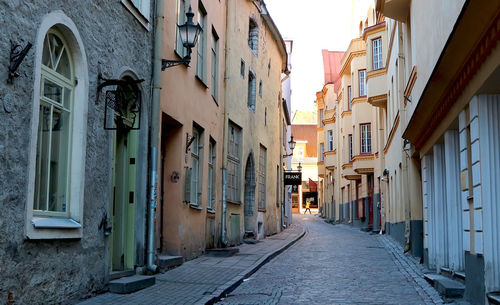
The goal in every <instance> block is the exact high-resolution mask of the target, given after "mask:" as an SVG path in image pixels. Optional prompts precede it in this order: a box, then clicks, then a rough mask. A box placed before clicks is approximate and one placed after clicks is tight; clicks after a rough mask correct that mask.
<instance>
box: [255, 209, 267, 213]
mask: <svg viewBox="0 0 500 305" xmlns="http://www.w3.org/2000/svg"><path fill="white" fill-rule="evenodd" d="M257 212H262V213H265V212H266V209H257Z"/></svg>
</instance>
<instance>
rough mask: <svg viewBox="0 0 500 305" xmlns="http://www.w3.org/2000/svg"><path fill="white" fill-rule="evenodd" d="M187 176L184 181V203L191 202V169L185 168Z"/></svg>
mask: <svg viewBox="0 0 500 305" xmlns="http://www.w3.org/2000/svg"><path fill="white" fill-rule="evenodd" d="M185 169H186V174H185V179H184V202H186V203H189V202H190V201H191V168H189V167H187V166H186V167H185Z"/></svg>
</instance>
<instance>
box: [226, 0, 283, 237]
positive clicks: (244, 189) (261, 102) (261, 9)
mask: <svg viewBox="0 0 500 305" xmlns="http://www.w3.org/2000/svg"><path fill="white" fill-rule="evenodd" d="M227 3H228V8H227V9H228V14H227V32H226V38H227V39H226V54H228V57H227V58H226V65H225V69H224V71H225V76H226V78H225V101H226V103H225V106H224V113H223V116H224V117H223V120H224V141H223V143H224V151H223V154H222V156H223V163H222V166H223V167H224V169H223V172H224V175H225V179H224V180H225V181H224V186H223V190H224V196H225V197H223V216H222V217H223V223H222V230H223V236H224V237H223V239H224V240H225V242H226V243H228V244H231V245H233V244H238V243H240V242H241V241H242V239H244V238H247V237H248V238H250V237H254V238H263V237H265V236H267V235H271V234H275V233H277V232H279V231H280V230H281V229H282V221H283V220H282V215H283V214H282V205H283V199H284V196H283V181H282V180H283V162H284V160H283V155H284V154H285V151H286V148H287V147H288V143H287V138H286V122H284V121H283V118H284V114H283V106H284V104H283V103H282V96H281V80H282V78H281V75H282V73H287V52H286V46H285V43H284V41H283V39H282V37H281V35H280V33H279V31H278V29H277V27H276V25H275V24H274V22H273V20H272V19H271V17H270V16H269V13H268V11H267V8H266V6H265V4H264V2H263V1H243V0H238V1H228V2H227ZM217 5H219V4H218V3H217Z"/></svg>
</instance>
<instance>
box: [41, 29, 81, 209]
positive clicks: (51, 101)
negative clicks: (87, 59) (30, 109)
mask: <svg viewBox="0 0 500 305" xmlns="http://www.w3.org/2000/svg"><path fill="white" fill-rule="evenodd" d="M74 87H75V79H74V72H73V62H72V59H71V53H70V51H69V47H68V44H67V43H66V42H65V41H64V38H63V36H62V35H61V34H60V33H59V32H58V31H57V30H56V29H50V30H49V31H48V32H47V34H46V36H45V39H44V42H43V51H42V65H41V77H40V112H39V124H38V139H37V146H36V173H35V190H34V191H35V198H34V201H33V212H34V214H52V215H54V216H68V211H69V210H68V204H69V198H68V197H69V196H68V193H69V160H70V154H71V134H72V119H73V115H72V114H73V113H72V111H73V92H74Z"/></svg>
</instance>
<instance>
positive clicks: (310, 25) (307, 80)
mask: <svg viewBox="0 0 500 305" xmlns="http://www.w3.org/2000/svg"><path fill="white" fill-rule="evenodd" d="M265 2H266V6H267V8H268V10H269V13H270V15H271V17H272V18H273V20H274V22H275V23H276V25H277V26H278V28H279V30H280V32H281V35H282V36H283V38H284V39H291V40H293V50H292V69H291V71H292V74H291V75H290V77H291V78H292V112H294V111H295V110H297V109H300V110H313V109H314V100H315V99H316V92H317V91H320V90H321V89H322V88H323V84H324V75H323V58H322V56H321V50H322V49H328V50H330V51H345V50H346V49H347V47H348V46H349V42H350V40H351V27H350V23H351V0H307V1H306V0H266V1H265Z"/></svg>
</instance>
